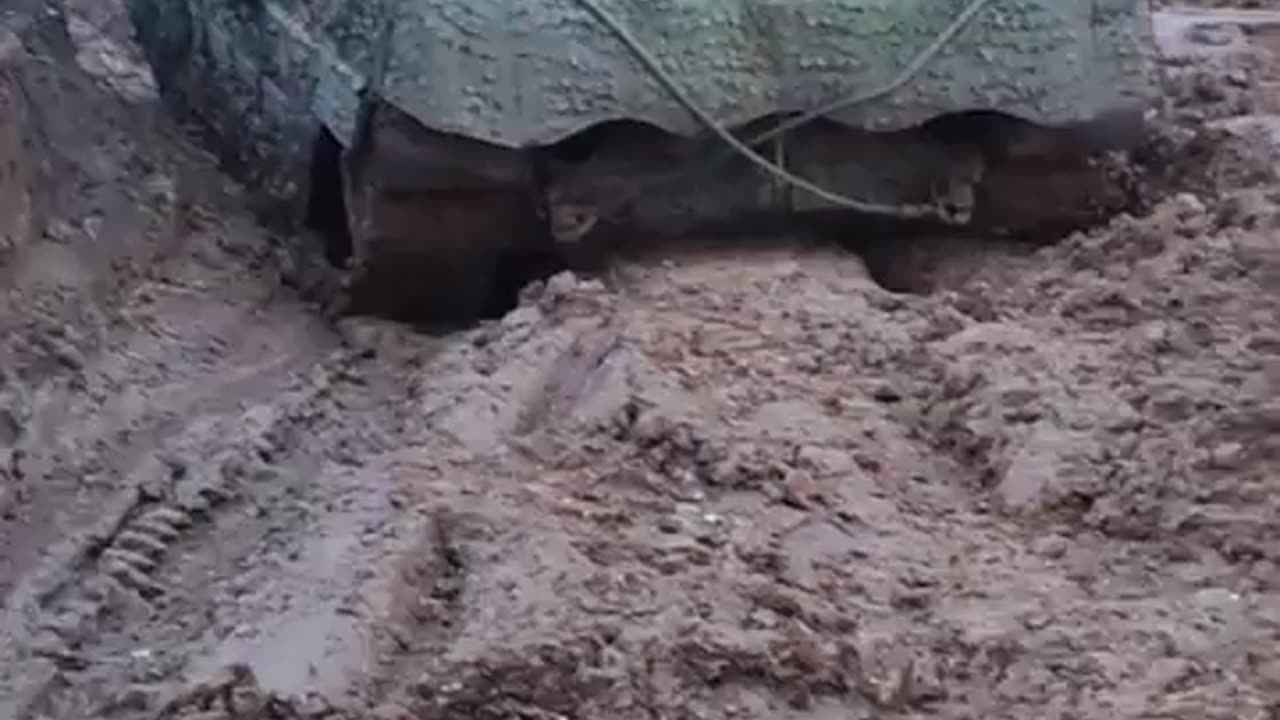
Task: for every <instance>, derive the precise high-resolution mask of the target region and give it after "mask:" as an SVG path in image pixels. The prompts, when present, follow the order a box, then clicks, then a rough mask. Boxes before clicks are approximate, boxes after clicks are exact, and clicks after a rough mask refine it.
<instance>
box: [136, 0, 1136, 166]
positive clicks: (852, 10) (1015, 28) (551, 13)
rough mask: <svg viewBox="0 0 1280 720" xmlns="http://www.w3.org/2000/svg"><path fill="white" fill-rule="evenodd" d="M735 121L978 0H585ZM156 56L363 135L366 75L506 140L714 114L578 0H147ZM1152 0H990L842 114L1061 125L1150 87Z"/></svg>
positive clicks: (780, 104)
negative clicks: (359, 117) (933, 50)
mask: <svg viewBox="0 0 1280 720" xmlns="http://www.w3.org/2000/svg"><path fill="white" fill-rule="evenodd" d="M591 2H594V3H596V4H598V5H599V6H600V7H601V8H603V9H604V10H605V11H607V12H608V13H610V14H611V15H613V16H614V17H616V18H617V19H618V20H619V21H620V22H621V24H622V25H624V26H625V27H626V28H627V29H628V30H629V31H630V32H631V34H632V35H633V36H634V37H635V38H636V39H637V40H639V42H640V43H642V44H643V45H644V46H645V47H646V48H648V49H649V50H650V51H651V52H652V53H653V54H654V55H656V56H657V57H658V58H659V60H660V62H661V63H662V64H663V66H664V67H665V68H666V70H667V71H668V72H669V73H670V75H671V76H672V77H674V78H675V79H676V80H677V81H678V82H679V83H680V84H681V86H682V87H684V88H685V89H686V90H687V92H688V93H689V95H690V96H691V97H692V98H693V99H694V100H695V101H696V102H697V103H698V104H699V105H700V106H702V107H703V108H705V109H706V110H708V111H709V112H710V113H711V114H712V115H714V116H715V117H716V118H718V119H719V120H720V121H721V122H722V123H724V124H726V125H729V126H733V125H737V124H739V123H742V122H745V121H748V120H751V119H754V118H757V117H760V116H762V115H766V114H768V113H771V112H776V111H797V110H805V109H809V108H812V107H814V106H816V105H818V104H820V103H822V102H823V101H826V100H829V99H830V98H832V97H833V96H837V95H839V94H841V93H849V92H850V91H856V90H859V89H865V88H872V87H875V86H878V85H883V84H884V83H886V82H887V81H888V80H889V79H890V78H892V77H893V76H894V75H895V74H896V73H897V72H899V71H900V70H901V68H903V67H904V66H905V65H906V64H907V63H908V62H910V61H911V59H912V58H913V57H914V56H915V55H916V54H917V53H919V52H920V50H921V49H922V48H924V47H925V46H927V45H928V44H929V42H930V41H931V40H932V39H933V38H934V37H935V36H937V35H938V34H939V33H940V32H942V30H943V29H944V28H946V27H947V26H948V24H949V23H950V22H951V21H952V20H953V19H954V18H955V17H956V16H957V15H958V14H959V13H960V12H961V11H962V10H963V9H964V8H965V6H966V5H967V4H968V2H969V0H808V1H799V0H591ZM132 5H133V11H134V19H135V22H136V24H137V26H138V28H139V30H140V36H141V37H142V39H143V44H144V45H146V46H148V50H149V51H150V53H151V54H152V55H153V57H154V56H157V55H159V56H163V60H162V62H161V63H160V64H161V66H162V67H166V68H172V67H174V65H175V64H182V63H190V62H197V63H204V64H207V65H208V67H207V68H206V69H205V72H206V73H208V74H209V75H210V76H212V78H213V79H214V80H215V81H216V80H217V79H219V78H220V79H221V82H225V83H228V85H229V86H230V85H237V84H243V85H245V86H246V87H248V88H250V89H251V90H252V94H253V95H255V96H256V97H255V98H254V100H252V101H250V102H255V104H257V105H258V107H257V108H256V110H257V111H258V112H267V113H271V112H286V108H292V109H293V110H294V111H297V110H300V109H308V110H310V111H311V112H313V113H314V114H315V115H317V116H318V117H319V118H321V119H322V120H323V121H324V122H325V123H326V124H327V125H329V126H330V127H331V128H332V129H333V130H334V131H335V133H336V134H337V135H338V136H339V137H340V138H349V137H350V133H351V132H353V129H354V118H355V115H356V110H357V106H358V102H359V100H358V98H359V94H360V91H361V90H362V89H365V88H370V89H372V90H373V92H374V93H376V94H377V95H378V96H380V97H382V98H383V99H385V100H387V101H389V102H391V103H393V104H395V105H397V106H399V107H400V108H401V109H403V110H404V111H406V112H407V113H408V114H410V115H412V116H414V117H416V118H417V119H418V120H420V121H421V122H423V123H424V124H425V125H427V126H429V127H432V128H435V129H437V130H441V131H446V132H454V133H459V134H464V135H468V136H471V137H476V138H479V139H483V140H487V141H491V142H495V143H499V144H503V145H509V146H528V145H535V144H542V143H547V142H551V141H555V140H557V139H560V138H562V137H564V136H566V135H568V134H570V133H573V132H575V131H577V130H579V129H581V128H583V127H585V126H588V125H591V124H593V123H596V122H599V121H602V120H608V119H617V118H631V119H637V120H645V121H648V122H651V123H653V124H656V125H658V126H660V127H663V128H665V129H667V130H670V131H672V132H677V133H682V134H692V133H695V132H699V131H701V130H703V129H704V128H702V127H700V126H699V123H698V122H697V120H696V119H695V118H694V117H693V116H692V115H691V114H690V113H689V111H688V109H687V108H685V107H684V106H682V105H681V104H680V103H678V102H677V101H676V100H675V99H674V98H673V97H672V96H671V95H670V93H669V92H668V91H667V90H666V89H664V88H663V87H662V86H661V85H660V84H659V82H658V81H657V79H656V78H654V77H653V76H652V74H651V73H649V72H647V71H646V70H645V69H644V67H643V66H642V65H640V64H639V63H638V62H637V59H636V57H635V55H634V54H633V52H632V51H631V49H630V48H629V47H628V46H627V45H626V44H624V43H623V42H621V41H620V39H619V37H618V36H617V35H615V34H614V33H612V32H611V31H610V29H609V28H607V27H606V26H604V25H602V24H601V23H600V22H599V21H598V20H597V19H596V18H595V17H593V16H592V15H591V13H590V12H589V11H588V9H587V8H586V6H585V5H584V4H583V2H582V0H399V1H397V0H133V2H132ZM1148 24H1149V17H1148V10H1147V8H1146V2H1144V1H1139V0H1093V1H1085V0H992V2H991V3H990V6H989V7H987V8H985V9H984V10H982V12H981V13H980V14H979V15H978V16H977V17H976V18H975V19H974V21H973V22H972V23H971V24H970V25H968V26H967V27H966V28H965V29H964V30H963V31H961V33H960V34H959V36H958V37H957V38H956V39H955V40H954V41H953V42H952V43H950V44H949V45H948V46H947V47H946V48H945V49H943V51H942V52H941V53H940V54H939V55H938V56H937V57H936V58H935V59H934V61H933V62H931V63H930V64H929V65H928V66H927V67H926V68H925V70H924V71H923V72H922V73H920V74H919V75H918V76H917V77H916V78H914V79H913V81H912V82H911V83H909V84H908V85H907V86H905V87H904V88H902V89H901V90H900V91H898V92H896V93H894V94H893V95H892V96H890V97H888V98H884V99H881V100H878V101H876V102H872V103H868V104H865V105H861V106H855V107H851V108H848V109H846V110H844V111H842V112H841V113H839V114H837V115H836V116H835V117H836V119H839V120H841V121H846V122H849V123H853V124H858V125H864V126H870V127H895V126H902V125H906V124H912V123H916V122H919V121H921V120H924V119H927V118H928V117H930V116H933V115H936V114H939V113H943V112H949V111H957V110H963V109H978V108H988V109H1000V110H1003V111H1006V112H1009V113H1012V114H1015V115H1019V116H1021V117H1024V118H1027V119H1030V120H1035V121H1040V122H1044V123H1048V124H1065V123H1070V122H1074V121H1078V120H1084V119H1087V118H1089V117H1091V116H1093V115H1095V114H1097V113H1099V112H1101V111H1103V110H1105V109H1108V108H1112V107H1115V106H1117V105H1132V104H1135V103H1141V102H1144V101H1145V99H1146V98H1147V97H1148V94H1149V92H1150V87H1149V85H1148V81H1147V79H1146V77H1145V58H1144V57H1143V53H1144V52H1145V50H1146V47H1147V45H1148V43H1147V40H1148V35H1149V32H1150V30H1149V27H1148Z"/></svg>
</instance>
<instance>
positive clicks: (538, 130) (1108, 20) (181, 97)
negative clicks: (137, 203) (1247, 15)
mask: <svg viewBox="0 0 1280 720" xmlns="http://www.w3.org/2000/svg"><path fill="white" fill-rule="evenodd" d="M130 15H131V18H132V21H133V24H134V26H135V29H136V34H137V37H138V39H139V41H140V43H141V45H142V48H143V51H144V54H145V55H146V57H147V59H148V62H149V63H150V64H151V66H152V68H153V70H154V72H155V75H156V80H157V83H158V85H159V87H160V88H161V93H162V95H163V96H164V97H165V98H166V101H167V102H168V103H170V104H171V105H172V107H173V108H174V109H175V110H177V111H178V112H179V113H180V114H181V115H182V116H183V117H184V118H186V119H187V120H190V121H192V122H194V123H195V124H196V125H197V126H198V128H199V129H200V131H201V132H202V134H203V136H204V137H205V139H206V141H207V142H208V143H209V146H210V148H211V149H212V150H213V151H214V152H215V153H216V154H217V155H218V156H219V157H220V158H221V159H222V161H223V162H224V163H225V165H226V166H227V167H228V168H229V169H230V170H231V171H232V173H233V174H234V175H236V176H237V177H239V178H240V179H242V180H244V181H246V182H247V183H249V184H251V185H252V186H253V187H254V188H257V189H260V190H263V191H265V194H266V196H267V197H270V198H272V199H273V201H275V202H276V203H277V204H278V207H277V208H276V209H275V210H273V211H272V213H273V215H274V216H275V217H279V218H285V219H287V220H290V221H296V222H297V223H301V224H304V225H306V226H307V227H309V228H311V229H312V230H314V231H316V234H318V235H319V236H321V237H323V238H324V243H323V245H324V247H323V252H324V254H325V257H326V258H327V260H328V261H329V262H330V263H331V264H332V265H333V266H335V267H338V268H341V272H343V273H344V274H345V275H346V277H347V278H348V279H349V282H348V283H347V285H346V288H347V290H346V293H348V296H349V298H350V301H351V305H350V307H351V308H352V309H354V310H356V311H360V312H373V313H378V314H384V315H389V316H393V317H402V318H416V319H423V318H432V317H444V316H456V315H469V314H482V313H483V312H484V307H485V306H486V305H487V304H489V303H491V302H492V299H493V297H494V292H495V287H496V286H497V285H499V284H501V283H502V282H503V278H504V277H505V276H506V274H508V273H510V272H512V269H513V268H516V269H519V268H522V267H526V266H528V265H530V264H532V263H536V262H538V261H539V260H540V259H546V258H555V257H574V256H575V254H580V253H582V252H583V251H584V249H596V250H598V249H600V248H609V247H611V246H614V245H619V246H621V245H627V244H634V243H637V242H638V243H640V244H646V243H655V244H656V243H658V242H665V241H667V240H676V241H678V240H679V239H680V238H682V237H691V236H694V235H697V234H722V233H729V234H732V233H734V232H745V231H751V232H756V231H759V230H760V229H761V228H765V227H773V226H777V227H782V228H796V227H799V228H808V227H820V228H824V229H832V228H834V230H833V231H834V232H844V233H856V232H858V231H859V230H860V229H862V228H875V230H874V231H875V232H888V231H890V230H891V229H892V228H897V227H920V228H932V227H935V226H937V227H945V228H958V229H965V230H974V231H980V232H1001V233H1043V232H1060V231H1061V230H1062V229H1064V228H1071V227H1073V226H1078V225H1080V224H1083V223H1087V222H1090V221H1091V219H1096V218H1097V217H1098V216H1099V215H1100V214H1105V213H1106V212H1107V211H1108V209H1114V208H1115V207H1117V206H1119V205H1122V204H1123V203H1124V202H1125V201H1126V199H1125V196H1124V188H1123V187H1120V184H1119V183H1118V181H1117V180H1116V179H1115V176H1114V173H1111V172H1109V171H1108V169H1107V166H1106V163H1103V162H1100V161H1099V158H1102V157H1104V156H1106V155H1108V154H1111V153H1114V152H1115V151H1124V150H1125V149H1127V148H1131V147H1133V146H1134V145H1135V144H1136V143H1138V142H1140V141H1141V139H1142V135H1143V122H1144V117H1145V113H1146V110H1147V108H1148V106H1149V105H1150V104H1151V101H1152V99H1153V96H1154V85H1153V81H1152V64H1151V53H1152V47H1153V33H1152V27H1151V10H1150V8H1149V3H1148V2H1146V1H1141V0H999V1H997V0H806V2H796V1H795V0H714V1H713V0H130ZM517 271H518V270H517Z"/></svg>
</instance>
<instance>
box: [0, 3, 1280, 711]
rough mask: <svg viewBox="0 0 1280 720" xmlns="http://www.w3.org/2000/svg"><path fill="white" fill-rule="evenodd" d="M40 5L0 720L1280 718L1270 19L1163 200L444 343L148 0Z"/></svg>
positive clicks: (733, 277)
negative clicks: (231, 114)
mask: <svg viewBox="0 0 1280 720" xmlns="http://www.w3.org/2000/svg"><path fill="white" fill-rule="evenodd" d="M11 4H13V5H15V6H16V7H15V8H14V11H13V12H12V17H26V18H34V19H35V21H34V22H17V21H14V22H9V23H8V26H9V27H11V28H12V31H11V32H10V33H9V34H3V33H0V91H2V92H0V102H3V103H6V105H5V107H21V108H24V109H25V113H26V114H25V115H23V116H21V118H22V121H21V122H19V123H17V124H13V125H5V124H4V123H3V122H0V166H4V165H5V161H7V160H8V159H9V158H13V159H14V160H15V162H14V164H13V166H12V167H13V168H14V171H13V172H11V173H10V174H8V175H5V176H0V208H10V209H8V210H7V211H6V212H5V214H4V216H3V217H0V220H3V221H4V223H6V224H0V238H3V239H4V242H5V243H6V245H5V246H4V247H3V248H0V274H2V275H3V277H4V280H5V283H6V289H7V293H6V294H5V295H4V296H3V297H2V298H0V324H2V325H3V328H2V329H0V398H3V401H2V402H0V599H2V600H3V602H4V606H3V610H2V611H0V612H2V614H0V637H4V638H5V642H4V643H3V644H0V717H4V718H14V719H15V720H25V719H28V718H30V719H33V720H34V719H35V718H48V719H54V720H62V719H64V718H65V719H68V720H70V719H71V718H85V717H93V718H110V719H115V718H120V719H133V718H184V719H186V720H195V719H196V718H201V719H211V718H299V717H308V718H323V717H334V718H338V717H343V718H380V719H383V720H389V719H391V718H439V719H445V718H458V719H461V718H515V717H520V718H594V717H610V718H645V719H646V720H649V719H652V718H756V717H760V718H766V717H767V718H814V719H818V718H829V717H830V718H835V717H839V718H879V717H895V716H897V717H907V716H918V715H924V714H928V715H930V716H934V717H940V718H955V719H956V720H959V719H961V718H1026V717H1044V718H1157V717H1159V718H1187V719H1188V720H1190V719H1191V718H1197V719H1199V718H1259V719H1261V718H1274V717H1280V701H1278V700H1277V698H1280V650H1278V648H1280V501H1278V500H1277V498H1280V492H1277V489H1278V487H1277V483H1278V482H1280V481H1278V480H1277V478H1280V443H1278V442H1277V441H1276V440H1275V439H1274V438H1273V436H1276V435H1277V433H1278V432H1280V395H1277V392H1276V390H1277V388H1280V317H1278V316H1277V311H1278V310H1280V295H1277V291H1276V288H1277V287H1280V250H1278V249H1277V248H1276V246H1275V243H1274V239H1273V238H1274V236H1275V232H1276V229H1277V228H1278V227H1280V211H1278V208H1280V182H1277V178H1276V176H1275V172H1276V171H1275V168H1276V167H1277V165H1276V162H1275V161H1276V159H1277V153H1278V152H1280V150H1278V149H1280V138H1278V137H1277V136H1276V135H1275V134H1274V133H1275V132H1276V128H1277V127H1280V126H1278V125H1277V123H1280V116H1273V115H1271V114H1270V113H1272V112H1275V111H1276V108H1275V106H1274V104H1275V99H1274V97H1273V93H1272V92H1271V88H1273V87H1274V85H1273V81H1274V80H1275V79H1277V78H1276V74H1277V71H1280V62H1277V61H1276V59H1275V58H1274V57H1273V55H1272V53H1274V52H1276V51H1277V50H1280V45H1272V44H1271V43H1269V42H1262V41H1261V40H1258V38H1265V34H1260V33H1253V34H1252V35H1250V36H1249V37H1250V39H1251V40H1253V41H1252V42H1248V43H1245V44H1244V45H1243V46H1241V49H1240V50H1238V51H1232V52H1231V53H1228V54H1223V55H1221V56H1217V57H1213V58H1207V57H1204V56H1203V55H1198V56H1197V57H1196V58H1195V59H1194V60H1177V59H1172V58H1171V59H1168V60H1167V61H1166V62H1165V63H1164V72H1165V74H1166V78H1165V80H1166V85H1167V87H1168V89H1169V92H1168V102H1167V103H1166V104H1165V106H1164V107H1162V108H1161V119H1162V130H1161V132H1159V133H1157V135H1156V137H1155V138H1154V139H1153V142H1152V146H1151V147H1150V148H1148V149H1147V151H1146V152H1145V153H1144V154H1142V155H1141V156H1140V157H1139V158H1138V162H1139V164H1140V165H1141V166H1142V171H1143V175H1144V177H1147V178H1148V179H1149V182H1150V185H1151V192H1150V194H1151V195H1152V197H1153V199H1154V200H1155V204H1154V207H1153V208H1152V209H1151V211H1150V212H1148V213H1143V214H1142V215H1141V216H1139V217H1129V216H1126V217H1120V218H1116V219H1115V220H1114V222H1112V223H1111V224H1110V225H1109V226H1107V227H1105V228H1099V229H1097V230H1096V231H1093V232H1089V233H1081V234H1078V235H1076V236H1073V237H1070V238H1068V239H1066V240H1064V241H1062V242H1060V243H1057V244H1055V245H1052V246H1049V247H1044V248H1041V249H1030V248H1020V249H1019V248H1010V247H1007V246H1000V245H995V244H992V243H980V242H976V241H972V240H959V239H955V238H938V239H934V240H933V241H932V242H928V243H926V242H924V241H922V242H921V243H919V244H918V245H917V247H916V248H914V252H912V253H905V254H904V253H901V252H900V251H899V252H894V253H890V252H889V251H888V250H885V249H881V252H880V253H879V254H869V255H868V257H867V261H866V262H864V261H862V260H860V259H858V258H857V257H854V256H852V255H850V254H848V253H845V252H838V251H836V250H832V249H826V248H820V247H813V246H811V245H803V244H800V243H790V244H788V243H777V242H762V243H760V245H761V246H763V247H750V246H751V245H752V243H747V242H744V243H742V244H741V245H740V246H738V247H737V248H736V249H734V250H726V249H719V250H706V251H702V252H696V253H695V252H689V253H684V254H679V255H675V254H667V255H665V256H664V257H663V258H657V259H654V258H650V259H644V258H640V259H634V260H630V261H627V262H625V263H623V264H622V265H621V266H620V267H618V268H617V269H616V271H615V272H614V273H613V274H612V277H611V278H610V280H611V282H610V283H608V285H606V284H603V283H601V282H597V281H593V280H585V279H581V278H577V277H574V276H572V275H570V274H562V275H559V276H556V277H554V278H552V279H551V280H549V281H547V282H546V283H543V284H541V285H539V286H535V287H531V288H529V289H528V290H527V291H526V292H525V294H524V297H523V302H522V304H521V306H520V307H519V308H517V309H516V310H514V311H512V312H511V313H510V314H508V315H507V316H506V317H505V318H503V319H502V320H500V321H497V322H493V323H487V324H484V325H483V326H480V327H477V328H474V329H471V330H468V331H466V332H461V333H457V334H455V335H452V336H449V337H444V338H439V337H435V338H432V337H426V336H422V335H418V334H415V333H414V332H412V331H411V330H410V329H407V328H404V327H401V326H397V325H393V324H389V323H380V322H377V321H372V320H365V319H344V320H341V321H339V322H337V323H336V324H334V323H330V322H327V321H325V320H324V319H323V318H322V316H321V315H320V314H319V313H317V312H316V311H315V310H314V309H312V308H310V307H308V305H307V304H305V303H304V302H303V301H301V300H300V299H299V298H298V296H297V294H296V293H295V291H294V290H293V289H291V288H289V287H287V286H284V285H282V283H281V278H282V276H284V277H285V278H286V279H288V278H292V277H295V276H297V275H299V272H298V268H297V267H296V265H297V262H298V261H297V259H296V257H297V255H296V253H293V252H291V251H290V250H289V249H290V248H293V247H294V246H293V245H290V244H288V243H286V242H285V240H284V239H281V238H275V237H273V236H272V235H271V234H270V233H268V232H267V231H266V230H263V229H262V228H261V227H259V226H258V225H257V224H255V223H254V222H253V220H252V219H251V217H250V216H249V214H248V212H247V210H246V209H245V208H246V201H245V199H244V196H243V193H242V192H241V191H240V190H239V189H238V188H236V187H235V186H234V185H232V184H231V183H230V182H228V181H227V180H225V179H224V178H222V177H221V176H220V175H219V174H218V173H217V171H216V170H215V169H214V168H213V167H212V165H211V163H210V162H209V160H208V159H207V158H205V157H204V156H203V155H201V154H199V153H197V152H195V151H194V150H193V149H192V146H191V145H190V143H188V142H187V141H186V140H185V139H184V138H183V136H182V135H181V134H180V133H178V132H177V131H176V130H174V129H173V128H170V127H169V126H168V125H167V124H166V122H165V120H164V119H163V115H162V114H161V113H160V112H159V111H158V110H157V108H156V105H157V104H156V102H155V100H154V97H153V96H152V91H151V90H150V88H149V87H148V85H147V83H146V77H145V74H139V73H137V72H136V71H134V70H131V68H136V59H135V60H131V59H130V56H129V48H128V45H127V44H125V43H119V42H118V39H119V38H121V37H123V34H122V32H123V31H122V30H121V29H120V22H121V18H120V16H119V14H118V9H117V8H115V6H113V5H111V4H110V3H101V2H93V3H89V2H87V0H86V1H85V2H78V3H68V14H67V15H65V16H59V15H56V14H45V13H43V11H39V12H35V13H34V14H23V12H24V9H29V8H26V5H32V6H35V7H36V8H37V9H38V8H39V6H40V5H42V4H41V3H35V2H32V3H23V2H14V3H11ZM68 29H69V30H68ZM111 38H116V39H117V42H118V44H114V45H113V44H109V40H110V39H111ZM1194 47H1201V48H1203V47H1205V46H1204V45H1203V43H1202V44H1200V45H1195V46H1194ZM1209 47H1219V46H1218V45H1210V46H1209ZM37 116H38V117H37ZM18 117H20V116H18V115H16V114H9V113H6V114H5V115H4V116H3V118H5V119H9V118H18ZM15 128H16V131H17V132H18V133H19V136H14V135H11V134H9V133H10V131H11V130H14V129H15ZM15 137H18V139H20V140H22V141H23V142H15V141H14V138H15ZM12 178H17V180H12ZM13 208H16V210H15V209H13ZM41 228H43V231H42V232H41V231H40V230H41ZM30 229H35V231H34V232H30V233H28V232H25V230H30ZM868 265H871V266H872V267H871V270H873V271H874V274H875V276H876V277H878V278H881V279H883V278H884V276H885V274H886V273H898V274H899V275H902V276H904V277H906V280H904V281H903V282H902V283H900V285H902V286H904V287H911V288H913V289H914V290H916V291H917V292H914V293H911V294H896V293H892V292H889V291H886V290H885V289H883V288H882V287H881V286H880V285H878V284H877V283H876V282H874V281H873V279H872V274H873V273H872V272H870V271H869V270H868V267H867V266H868Z"/></svg>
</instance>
